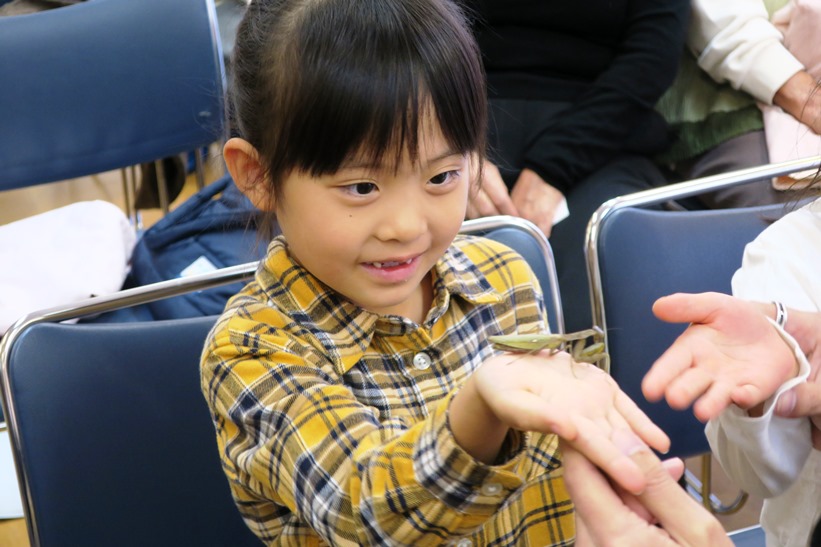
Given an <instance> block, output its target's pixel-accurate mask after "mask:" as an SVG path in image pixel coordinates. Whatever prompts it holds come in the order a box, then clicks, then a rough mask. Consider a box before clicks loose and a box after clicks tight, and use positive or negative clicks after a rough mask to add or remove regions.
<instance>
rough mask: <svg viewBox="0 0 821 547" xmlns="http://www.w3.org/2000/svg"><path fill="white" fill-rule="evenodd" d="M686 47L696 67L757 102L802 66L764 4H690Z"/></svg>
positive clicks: (707, 0)
mask: <svg viewBox="0 0 821 547" xmlns="http://www.w3.org/2000/svg"><path fill="white" fill-rule="evenodd" d="M692 4H693V5H692V8H693V11H692V19H691V21H690V29H689V35H688V37H687V45H688V46H689V47H690V49H691V50H692V51H693V53H694V54H695V55H696V57H697V58H698V64H699V66H700V67H701V68H702V69H703V70H704V71H705V72H707V73H708V74H709V75H710V76H711V77H712V78H713V79H714V80H716V81H717V82H719V83H723V82H729V83H730V85H732V86H733V87H734V88H736V89H741V90H742V91H746V92H747V93H749V94H750V95H752V96H753V97H755V98H756V99H757V100H759V101H761V102H763V103H766V104H772V101H773V96H774V95H775V93H776V91H778V89H779V88H781V86H783V85H784V83H785V82H786V81H787V80H789V79H790V78H791V77H792V76H793V75H795V73H796V72H798V71H800V70H802V69H803V68H804V67H803V65H802V64H801V63H800V62H798V60H797V59H796V58H795V57H794V56H793V55H792V54H791V53H790V52H789V51H788V50H787V49H786V48H785V47H784V44H783V43H782V34H781V32H779V31H778V29H776V28H775V27H774V26H773V24H772V23H771V22H770V19H769V14H768V13H767V9H766V8H765V6H764V2H763V0H693V3H692Z"/></svg>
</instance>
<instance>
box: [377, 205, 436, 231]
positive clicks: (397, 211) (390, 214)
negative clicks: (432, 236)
mask: <svg viewBox="0 0 821 547" xmlns="http://www.w3.org/2000/svg"><path fill="white" fill-rule="evenodd" d="M426 219H427V216H426V212H425V211H424V205H423V203H422V202H420V201H418V200H413V199H405V200H398V202H396V201H395V202H394V203H393V205H392V207H391V208H390V210H388V211H387V212H386V214H385V215H383V219H382V222H381V223H380V225H379V229H378V231H377V237H379V239H381V240H383V241H390V240H395V241H413V240H415V239H416V238H418V237H419V236H420V235H421V234H422V233H423V232H424V231H425V230H426V229H427V220H426Z"/></svg>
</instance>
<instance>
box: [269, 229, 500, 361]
mask: <svg viewBox="0 0 821 547" xmlns="http://www.w3.org/2000/svg"><path fill="white" fill-rule="evenodd" d="M467 241H469V240H468V239H466V238H464V237H461V236H459V237H457V239H456V241H455V242H454V244H453V245H451V246H450V247H449V248H448V249H447V251H445V254H444V255H443V256H442V257H441V258H440V259H439V261H437V262H436V264H435V265H434V268H433V276H432V279H433V304H432V306H431V310H430V312H429V313H428V316H427V318H426V320H425V324H424V325H423V326H424V327H430V326H431V325H433V324H434V323H435V322H436V321H438V320H439V319H440V318H441V317H442V316H443V315H444V314H445V313H446V312H447V310H448V307H449V306H450V300H451V298H454V297H459V298H462V299H463V300H465V301H467V302H469V303H471V304H474V305H481V304H493V303H498V302H500V301H501V300H502V295H501V294H500V293H499V292H498V291H496V290H495V289H494V288H493V287H492V286H491V284H490V283H489V282H488V280H487V279H486V278H485V276H484V275H483V274H482V272H481V271H480V269H479V268H478V267H477V266H476V264H474V263H473V262H472V261H471V260H470V259H469V258H468V257H467V255H465V253H464V252H463V251H462V249H461V247H462V246H463V245H464V244H465V243H466V242H467ZM257 279H258V281H259V282H260V285H261V287H262V289H263V290H264V291H265V293H266V294H267V296H268V298H269V302H271V303H272V304H274V303H275V305H276V306H277V307H278V308H279V309H280V311H282V312H284V313H285V314H287V315H288V316H290V317H291V318H292V319H293V320H294V322H295V323H296V324H297V325H298V328H299V329H300V330H307V331H308V332H310V333H311V335H312V336H313V337H315V338H316V339H318V340H319V341H320V342H321V343H322V345H323V346H324V350H325V354H326V355H327V356H328V357H329V359H331V360H332V361H333V365H334V368H335V369H336V370H337V372H338V373H339V374H344V373H345V372H347V371H348V370H350V369H351V367H353V366H354V365H355V364H356V363H357V362H359V360H360V359H361V358H362V356H363V354H364V353H365V351H366V350H367V348H368V346H370V343H371V340H372V338H373V336H374V334H376V333H379V334H380V335H384V336H402V335H404V334H406V333H408V332H411V331H413V330H414V329H416V328H417V325H415V324H414V323H413V322H412V321H410V320H408V319H405V318H402V317H398V316H380V315H378V314H376V313H373V312H370V311H368V310H365V309H363V308H361V307H359V306H357V305H356V304H354V303H352V302H350V301H349V300H347V299H346V298H344V297H342V296H340V295H339V294H338V293H336V292H335V291H333V290H332V289H330V288H329V287H328V286H327V285H325V284H324V283H322V282H321V281H320V280H318V279H317V278H316V277H314V276H313V275H312V274H311V273H310V272H308V270H306V269H305V268H303V267H302V266H301V265H300V264H298V263H297V262H295V261H294V260H293V259H292V258H291V256H290V254H289V253H288V250H287V244H286V243H285V240H284V239H283V238H282V236H280V237H277V238H275V239H274V240H273V241H272V242H271V245H270V246H269V248H268V253H267V255H266V258H265V261H264V264H263V267H262V268H261V269H260V272H259V273H258V275H257Z"/></svg>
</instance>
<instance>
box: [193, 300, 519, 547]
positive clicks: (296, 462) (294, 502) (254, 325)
mask: <svg viewBox="0 0 821 547" xmlns="http://www.w3.org/2000/svg"><path fill="white" fill-rule="evenodd" d="M266 313H274V312H267V311H264V310H262V311H257V312H254V313H252V314H250V315H246V316H244V317H241V316H240V315H239V314H237V315H234V316H233V317H232V318H230V319H228V320H227V323H224V324H222V325H218V326H217V328H216V329H215V331H214V333H213V334H212V337H211V340H210V344H209V346H207V348H206V350H205V353H204V360H203V371H202V382H203V391H204V393H205V395H206V398H207V400H208V402H209V406H210V407H211V409H212V413H213V414H214V420H215V424H216V426H217V436H218V444H219V446H220V450H221V452H222V453H221V456H222V458H223V465H224V467H225V469H226V473H227V475H228V477H229V482H230V483H231V486H232V490H233V492H234V496H235V499H237V502H238V506H239V507H240V510H241V511H242V512H243V516H244V517H245V518H246V521H247V522H249V521H250V522H249V524H250V525H251V526H252V528H254V523H256V524H257V526H258V527H260V526H270V527H271V528H269V529H264V530H260V529H259V528H257V529H256V531H257V534H258V535H260V536H262V537H269V538H276V537H277V535H278V534H280V533H281V532H282V530H281V529H277V526H280V527H282V526H285V525H286V523H287V522H288V516H289V515H296V516H297V517H298V518H297V519H293V520H297V521H299V522H301V523H307V525H308V526H309V527H310V528H311V529H312V530H313V531H314V532H316V533H317V534H319V535H320V536H321V537H322V538H324V539H325V540H326V541H328V542H329V543H331V544H334V545H373V544H378V543H380V540H381V539H383V538H385V537H390V538H391V539H392V541H395V542H397V543H399V544H403V545H410V544H420V545H438V544H441V543H442V542H443V541H444V540H446V539H448V538H449V537H450V536H460V535H466V534H469V533H471V532H472V531H474V530H475V529H476V528H477V527H478V526H480V525H481V524H483V523H484V522H485V521H486V520H487V519H488V518H490V517H491V516H492V515H493V514H495V513H496V512H497V511H498V510H499V508H500V507H501V506H502V505H503V504H504V503H505V501H506V500H507V498H508V497H509V496H510V495H512V494H513V493H514V492H515V491H516V490H517V489H518V488H519V487H521V486H522V484H523V480H522V478H521V477H520V476H518V475H517V474H516V472H515V469H516V466H517V463H518V461H519V460H520V459H521V457H522V456H521V455H522V453H523V452H524V445H525V439H524V435H521V434H514V438H513V439H512V440H511V442H510V443H509V445H511V446H512V447H513V448H512V449H511V450H510V451H509V458H508V459H507V460H506V461H504V462H502V463H501V464H500V465H495V466H489V465H485V464H483V463H481V462H479V461H477V460H475V459H473V458H472V457H471V456H470V455H468V454H467V453H466V452H465V451H464V450H462V449H461V448H460V447H459V446H458V445H457V444H456V442H455V440H454V438H453V435H452V433H451V432H450V428H449V426H448V420H447V416H448V412H447V409H448V405H449V402H450V399H451V397H452V394H451V395H449V396H448V397H446V398H445V399H444V400H443V401H440V402H439V404H438V405H436V406H435V407H434V408H433V410H432V411H431V414H430V416H429V417H428V418H427V419H425V420H422V421H420V422H417V423H409V422H408V421H406V420H403V419H399V418H395V419H390V418H389V419H381V420H380V417H379V416H378V414H377V413H376V411H375V410H374V409H373V408H371V407H369V406H366V405H363V404H361V403H359V402H358V401H357V399H356V398H355V397H354V396H353V394H352V392H351V391H350V389H349V388H347V387H346V386H345V385H344V384H343V383H342V381H341V380H340V379H339V378H338V377H335V374H334V371H333V368H332V367H330V366H329V365H328V364H327V363H325V362H323V358H322V356H321V354H320V352H318V351H314V350H312V349H310V345H309V344H306V343H305V341H303V340H299V339H296V338H294V337H293V335H291V334H290V333H286V332H283V331H282V330H278V329H274V328H272V327H270V325H271V324H275V323H276V321H275V320H273V319H272V318H270V317H268V318H266V317H265V316H264V314H266ZM489 484H491V485H493V488H490V489H489V488H487V487H486V486H487V485H489ZM500 490H501V492H500ZM500 494H501V495H500ZM268 500H270V502H272V503H273V504H274V506H275V507H276V508H277V511H279V512H281V513H282V518H280V519H279V520H277V523H278V524H268V523H269V522H270V521H271V518H270V507H271V506H272V505H271V504H270V503H265V502H267V501H268ZM265 506H268V507H269V509H268V510H267V513H266V515H264V517H263V516H262V515H260V514H259V511H260V509H259V508H260V507H265Z"/></svg>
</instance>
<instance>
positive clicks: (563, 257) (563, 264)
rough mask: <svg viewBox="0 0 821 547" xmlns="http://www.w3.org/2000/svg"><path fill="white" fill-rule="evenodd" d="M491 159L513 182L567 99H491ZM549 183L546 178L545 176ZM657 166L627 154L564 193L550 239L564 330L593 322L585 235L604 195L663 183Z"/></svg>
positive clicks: (612, 194) (613, 194) (580, 328)
mask: <svg viewBox="0 0 821 547" xmlns="http://www.w3.org/2000/svg"><path fill="white" fill-rule="evenodd" d="M490 105H491V120H490V133H489V145H490V152H489V156H490V160H491V161H493V162H494V163H496V165H497V166H498V167H499V170H500V172H501V173H502V177H503V178H504V179H505V182H506V183H507V184H508V187H511V186H512V184H513V183H514V182H515V181H516V178H517V177H518V175H519V172H520V171H521V168H522V167H521V166H522V162H523V158H524V152H525V150H526V148H527V147H528V146H529V145H530V143H531V142H533V140H534V138H535V137H536V136H537V135H538V134H539V133H541V131H543V130H544V128H546V127H548V126H549V122H550V120H551V119H552V118H553V117H554V116H555V115H556V114H558V113H559V112H561V111H562V110H564V109H566V108H569V107H570V106H571V105H570V104H568V103H555V102H544V101H526V100H511V99H504V100H496V99H494V100H491V102H490ZM547 182H548V183H549V182H550V181H547ZM665 182H666V180H665V177H664V175H663V174H662V173H661V171H660V170H659V168H658V167H657V166H656V165H655V164H654V163H653V162H652V161H651V160H650V159H648V158H645V157H643V156H638V155H628V154H625V155H624V156H622V157H619V158H617V159H615V160H614V161H611V162H609V163H607V164H606V165H604V166H602V167H601V168H599V169H598V170H596V171H595V172H593V173H591V174H590V175H588V176H587V177H585V178H584V179H583V180H579V181H574V184H573V185H572V187H571V189H570V190H569V191H567V192H566V193H565V198H566V199H567V206H568V209H569V211H570V216H569V217H568V218H566V219H565V220H563V221H561V222H559V223H558V224H556V225H555V226H554V227H553V231H552V233H551V235H550V245H551V247H552V248H553V254H554V256H555V259H556V269H557V272H558V276H559V287H560V290H561V297H562V308H563V311H564V320H565V329H566V330H567V331H568V332H573V331H577V330H582V329H586V328H589V327H590V326H591V324H592V315H591V309H590V294H589V289H588V281H587V279H588V277H587V266H586V262H585V258H584V239H585V232H586V230H587V223H588V222H589V220H590V217H591V216H592V215H593V213H594V212H595V211H596V209H597V208H598V207H599V206H600V205H601V204H602V203H604V202H605V201H607V200H608V199H611V198H614V197H617V196H621V195H624V194H630V193H633V192H637V191H640V190H645V189H647V188H651V187H654V186H661V185H663V184H665Z"/></svg>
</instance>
